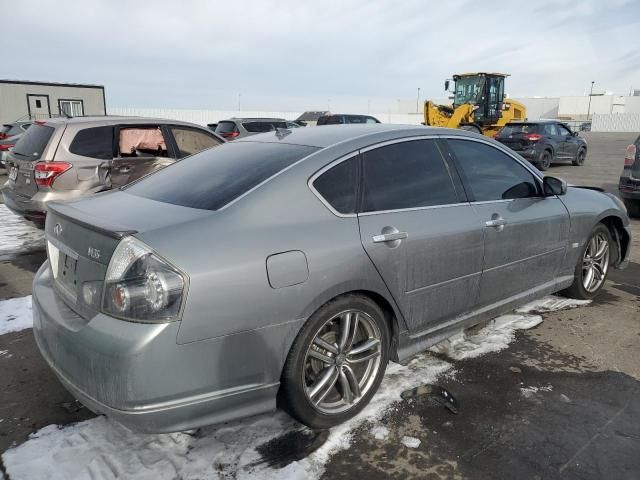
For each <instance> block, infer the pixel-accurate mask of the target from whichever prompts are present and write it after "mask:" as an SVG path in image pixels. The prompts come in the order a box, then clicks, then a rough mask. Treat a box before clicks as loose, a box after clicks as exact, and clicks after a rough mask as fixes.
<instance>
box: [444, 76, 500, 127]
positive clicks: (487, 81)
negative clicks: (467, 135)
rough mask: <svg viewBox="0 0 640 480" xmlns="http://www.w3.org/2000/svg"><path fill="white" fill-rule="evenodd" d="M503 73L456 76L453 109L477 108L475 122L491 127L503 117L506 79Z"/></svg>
mask: <svg viewBox="0 0 640 480" xmlns="http://www.w3.org/2000/svg"><path fill="white" fill-rule="evenodd" d="M506 77H507V75H506V74H502V73H464V74H459V75H454V76H453V80H454V82H455V90H454V98H453V107H454V108H457V107H459V106H460V105H464V104H471V105H474V106H475V107H477V108H476V109H475V110H474V111H473V119H474V122H475V123H477V124H478V125H489V124H493V123H495V122H497V121H498V119H499V118H500V117H501V116H502V106H503V100H504V79H505V78H506Z"/></svg>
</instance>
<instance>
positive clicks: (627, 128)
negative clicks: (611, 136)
mask: <svg viewBox="0 0 640 480" xmlns="http://www.w3.org/2000/svg"><path fill="white" fill-rule="evenodd" d="M591 131H592V132H636V133H640V113H618V114H611V115H594V116H593V120H592V122H591Z"/></svg>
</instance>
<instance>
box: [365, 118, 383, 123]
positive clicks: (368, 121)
mask: <svg viewBox="0 0 640 480" xmlns="http://www.w3.org/2000/svg"><path fill="white" fill-rule="evenodd" d="M365 123H380V122H379V121H378V120H376V119H375V118H373V117H365Z"/></svg>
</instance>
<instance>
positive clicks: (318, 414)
mask: <svg viewBox="0 0 640 480" xmlns="http://www.w3.org/2000/svg"><path fill="white" fill-rule="evenodd" d="M389 343H390V334H389V327H388V325H387V321H386V318H385V314H384V312H383V311H382V310H381V309H380V307H379V306H378V305H377V304H376V303H375V302H373V301H372V300H371V299H370V298H368V297H365V296H363V295H355V294H351V295H345V296H343V297H339V298H337V299H335V300H332V301H331V302H329V303H327V304H326V305H324V306H323V307H321V308H320V309H319V310H318V311H317V312H316V313H314V314H313V315H312V316H311V318H309V320H308V321H307V323H306V324H305V325H304V326H303V327H302V329H301V330H300V332H299V333H298V336H297V337H296V339H295V341H294V343H293V345H292V347H291V350H290V351H289V355H288V357H287V361H286V363H285V367H284V371H283V374H282V382H281V392H280V394H281V400H282V401H283V402H284V405H283V407H284V408H285V409H286V410H287V411H288V412H289V413H290V414H291V415H292V416H293V417H294V418H296V419H297V420H298V421H299V422H301V423H303V424H305V425H307V426H308V427H310V428H318V429H323V428H329V427H333V426H335V425H338V424H340V423H342V422H345V421H346V420H348V419H350V418H352V417H354V416H355V415H356V414H358V412H360V411H361V410H362V409H363V408H364V407H365V406H366V405H367V404H368V403H369V401H370V400H371V397H373V395H374V394H375V392H376V391H377V390H378V387H379V386H380V382H381V381H382V377H383V376H384V372H385V370H386V367H387V363H388V360H389Z"/></svg>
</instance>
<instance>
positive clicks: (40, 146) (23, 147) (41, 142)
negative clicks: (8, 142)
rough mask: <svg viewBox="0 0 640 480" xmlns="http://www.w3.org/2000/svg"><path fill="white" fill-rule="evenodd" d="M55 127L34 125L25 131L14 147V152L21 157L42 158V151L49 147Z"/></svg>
mask: <svg viewBox="0 0 640 480" xmlns="http://www.w3.org/2000/svg"><path fill="white" fill-rule="evenodd" d="M54 131H55V128H53V127H48V126H46V125H33V126H32V127H31V128H29V130H27V131H26V132H24V135H22V136H21V137H20V140H18V142H17V143H16V146H15V147H13V154H14V155H17V156H18V157H20V158H28V159H30V160H34V161H35V160H40V157H42V152H44V149H45V148H46V147H47V144H48V143H49V140H50V139H51V136H52V135H53V132H54Z"/></svg>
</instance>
